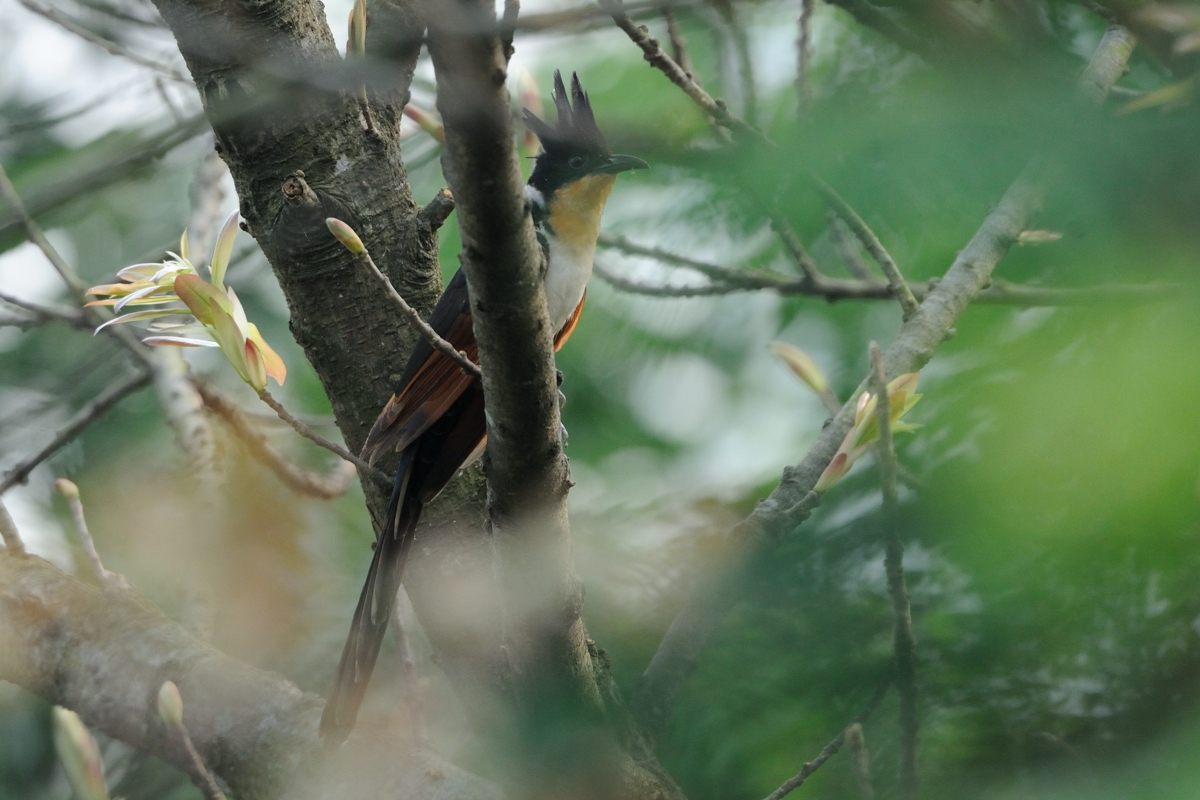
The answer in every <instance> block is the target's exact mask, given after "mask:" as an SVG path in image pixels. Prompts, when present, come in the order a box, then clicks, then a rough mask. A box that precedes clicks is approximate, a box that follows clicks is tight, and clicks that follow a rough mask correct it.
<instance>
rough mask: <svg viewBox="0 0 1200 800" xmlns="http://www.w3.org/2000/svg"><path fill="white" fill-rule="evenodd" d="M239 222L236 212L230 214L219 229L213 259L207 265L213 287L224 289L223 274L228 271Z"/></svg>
mask: <svg viewBox="0 0 1200 800" xmlns="http://www.w3.org/2000/svg"><path fill="white" fill-rule="evenodd" d="M239 220H240V217H239V216H238V212H236V211H235V212H233V213H232V214H230V215H229V219H227V220H225V226H224V227H222V228H221V233H220V234H219V235H218V236H217V243H216V244H215V245H213V257H212V262H211V263H210V265H209V272H210V274H211V275H212V282H213V285H215V286H218V287H224V285H225V273H226V272H227V271H228V270H229V258H230V256H232V255H233V241H234V239H236V238H237V232H238V221H239Z"/></svg>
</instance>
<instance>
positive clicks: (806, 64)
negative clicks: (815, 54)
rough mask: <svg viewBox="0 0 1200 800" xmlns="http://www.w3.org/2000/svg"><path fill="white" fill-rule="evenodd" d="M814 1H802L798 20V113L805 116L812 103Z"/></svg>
mask: <svg viewBox="0 0 1200 800" xmlns="http://www.w3.org/2000/svg"><path fill="white" fill-rule="evenodd" d="M812 12H813V0H800V16H799V18H798V19H797V20H796V111H797V113H798V114H799V115H801V116H803V115H804V114H805V112H807V111H808V107H809V104H810V103H812V85H811V82H810V81H809V74H808V73H809V68H810V66H811V65H812Z"/></svg>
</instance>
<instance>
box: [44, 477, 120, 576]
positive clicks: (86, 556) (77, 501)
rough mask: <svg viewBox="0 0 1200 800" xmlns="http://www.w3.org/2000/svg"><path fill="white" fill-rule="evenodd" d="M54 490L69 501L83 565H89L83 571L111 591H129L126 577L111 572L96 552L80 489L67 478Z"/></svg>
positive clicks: (59, 481) (57, 482)
mask: <svg viewBox="0 0 1200 800" xmlns="http://www.w3.org/2000/svg"><path fill="white" fill-rule="evenodd" d="M54 488H55V489H57V490H58V493H59V494H61V495H62V496H63V498H64V499H65V500H66V501H67V507H68V508H70V509H71V522H72V524H73V527H74V530H75V541H76V543H77V544H78V545H79V549H80V550H81V551H82V552H83V563H84V564H85V565H87V569H85V570H83V571H84V572H86V573H87V574H88V576H89V577H91V578H92V580H94V581H95V582H96V583H98V584H100V585H101V586H104V587H107V588H109V589H128V588H129V581H127V580H126V579H125V576H124V575H120V574H118V573H116V572H112V571H110V570H109V569H108V568H107V567H105V566H104V562H103V561H101V560H100V553H99V552H98V551H97V550H96V542H95V540H94V539H92V532H91V530H90V529H89V528H88V524H87V518H86V517H85V516H84V513H83V498H81V497H80V496H79V487H78V486H76V485H75V484H74V482H72V481H69V480H67V479H66V478H59V479H58V480H56V481H55V482H54Z"/></svg>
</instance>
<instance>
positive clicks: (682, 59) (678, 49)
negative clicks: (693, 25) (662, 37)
mask: <svg viewBox="0 0 1200 800" xmlns="http://www.w3.org/2000/svg"><path fill="white" fill-rule="evenodd" d="M663 21H664V22H666V23H667V41H669V42H670V43H671V58H673V59H675V63H676V64H678V65H679V68H680V69H682V70H683V71H684V72H686V73H687V74H688V75H691V74H692V64H691V61H689V60H688V54H687V39H685V38H684V37H683V31H682V30H680V28H679V21H678V20H676V19H675V9H673V8H671V6H666V7H664V8H663Z"/></svg>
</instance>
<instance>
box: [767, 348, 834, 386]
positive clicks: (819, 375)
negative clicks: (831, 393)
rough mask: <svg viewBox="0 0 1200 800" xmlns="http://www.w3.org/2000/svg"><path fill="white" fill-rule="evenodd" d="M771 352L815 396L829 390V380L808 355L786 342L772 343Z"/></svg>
mask: <svg viewBox="0 0 1200 800" xmlns="http://www.w3.org/2000/svg"><path fill="white" fill-rule="evenodd" d="M771 352H772V353H774V354H775V355H777V356H779V358H780V359H781V360H782V361H783V363H785V364H787V365H788V368H789V369H790V370H791V371H792V372H794V373H796V377H798V378H799V379H800V380H802V381H804V382H805V383H807V384H808V386H809V388H811V389H812V390H813V391H814V392H816V393H817V394H820V393H821V392H824V391H825V390H826V389H828V388H829V379H828V378H826V377H825V373H824V372H822V371H821V368H820V367H818V366H817V362H815V361H813V360H812V358H811V357H810V356H809V355H808V353H806V352H804V351H803V350H801V349H800V348H799V347H794V346H792V345H790V344H788V343H787V342H772V343H771Z"/></svg>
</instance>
